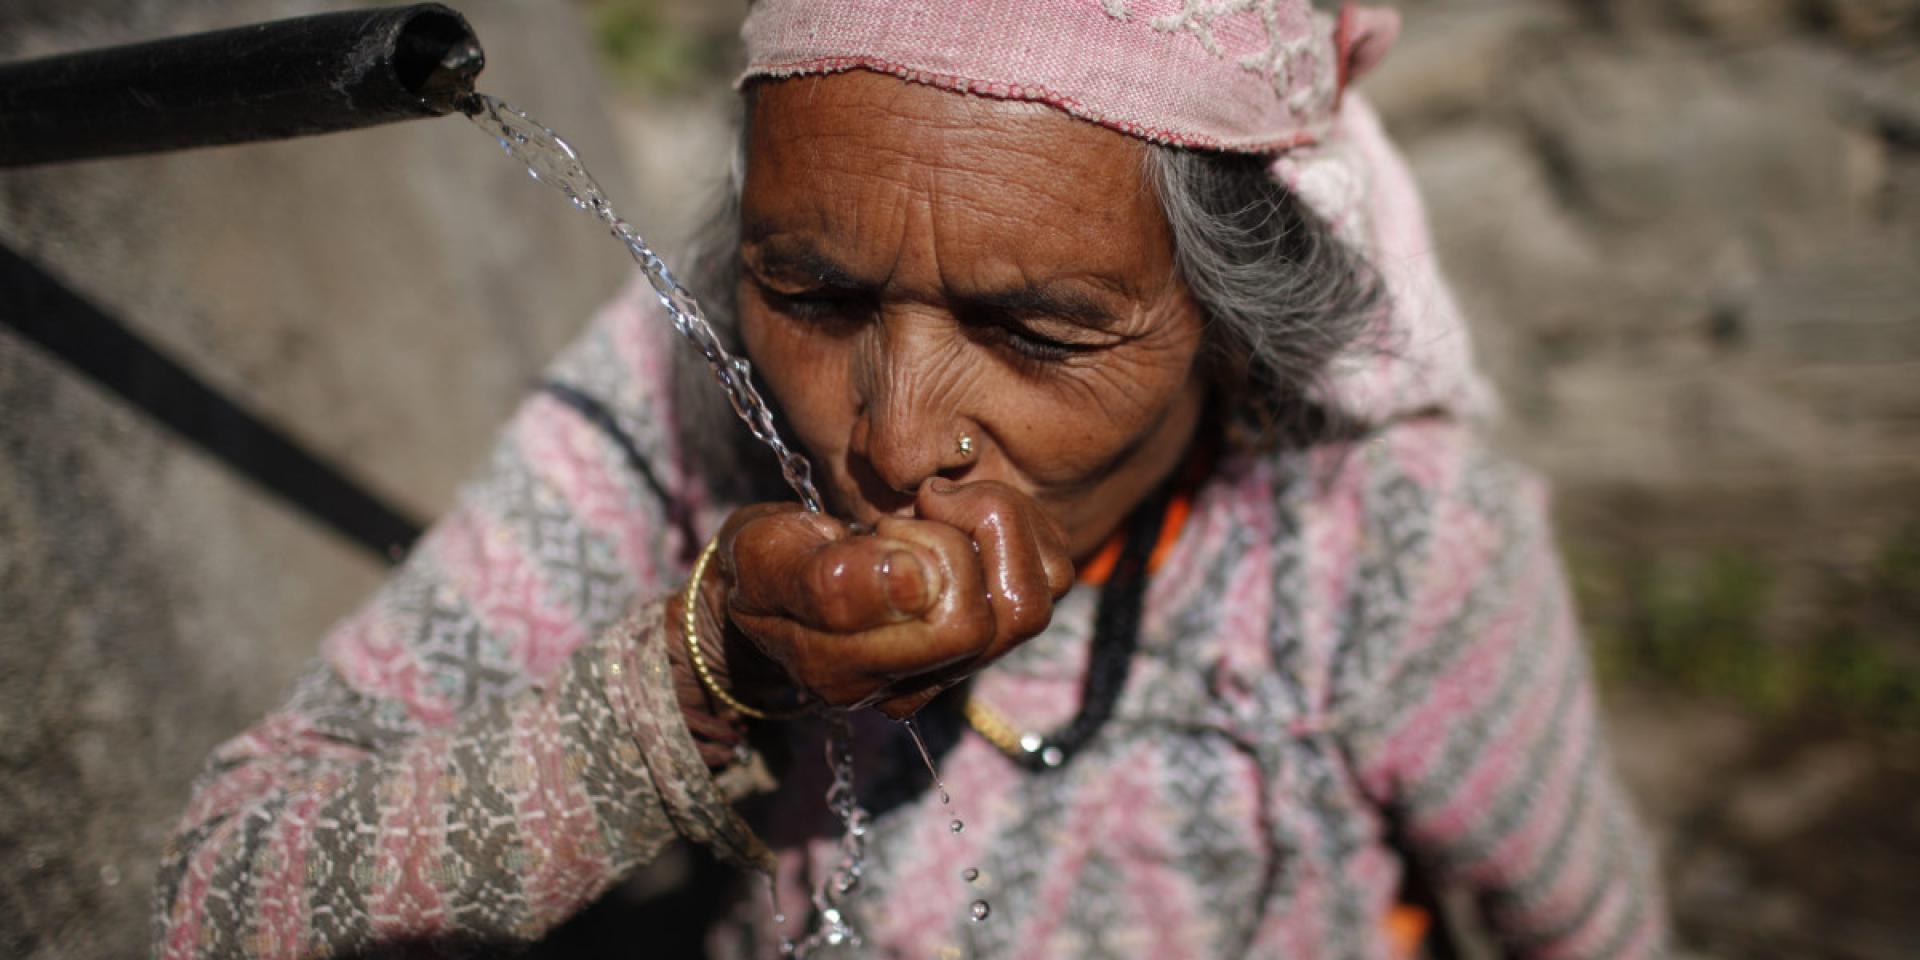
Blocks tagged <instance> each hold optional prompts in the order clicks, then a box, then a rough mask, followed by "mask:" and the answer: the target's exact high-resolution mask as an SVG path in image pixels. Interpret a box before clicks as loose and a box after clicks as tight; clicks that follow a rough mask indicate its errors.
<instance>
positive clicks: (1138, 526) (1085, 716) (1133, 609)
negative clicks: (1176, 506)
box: [1009, 481, 1177, 773]
mask: <svg viewBox="0 0 1920 960" xmlns="http://www.w3.org/2000/svg"><path fill="white" fill-rule="evenodd" d="M1176 486H1177V484H1176V482H1173V481H1169V482H1167V483H1165V484H1162V485H1161V487H1160V489H1159V490H1157V491H1155V492H1154V493H1153V494H1152V495H1151V496H1150V497H1148V499H1147V501H1146V502H1145V503H1142V504H1141V505H1140V506H1139V508H1138V509H1136V510H1134V512H1133V516H1131V517H1129V518H1128V519H1127V527H1126V530H1127V534H1126V535H1127V539H1126V543H1125V545H1124V546H1122V547H1121V548H1120V557H1119V559H1118V561H1116V562H1115V563H1114V565H1113V572H1112V573H1111V574H1110V575H1109V576H1108V577H1107V582H1106V585H1105V586H1104V587H1102V588H1101V591H1100V603H1099V605H1098V606H1097V607H1095V608H1094V614H1093V641H1092V649H1091V651H1090V652H1089V655H1088V658H1087V675H1086V678H1085V679H1084V680H1083V681H1082V682H1081V687H1080V710H1079V712H1078V713H1075V714H1074V716H1073V719H1071V720H1069V721H1067V723H1066V725H1065V726H1063V727H1061V728H1060V729H1059V730H1056V731H1054V732H1053V733H1049V734H1046V735H1045V736H1044V737H1043V742H1044V743H1045V744H1046V746H1048V747H1051V748H1053V749H1056V750H1058V751H1060V752H1059V753H1058V754H1057V755H1056V756H1055V761H1056V762H1054V763H1052V764H1049V763H1047V762H1046V760H1045V759H1043V757H1044V754H1045V751H1041V750H1034V751H1027V752H1021V753H1018V754H1009V756H1011V757H1012V758H1013V759H1014V760H1015V761H1016V762H1017V763H1019V764H1021V765H1022V766H1024V767H1026V768H1027V769H1028V770H1031V771H1034V772H1036V773H1040V772H1046V771H1050V770H1059V769H1062V768H1064V767H1065V766H1066V765H1067V764H1068V763H1069V762H1071V761H1072V760H1073V755H1074V754H1075V753H1076V752H1078V751H1079V750H1080V749H1081V748H1082V747H1085V746H1086V745H1087V743H1088V742H1089V741H1091V740H1092V739H1093V737H1094V735H1095V734H1097V733H1099V732H1100V728H1101V727H1103V726H1105V725H1106V723H1107V721H1108V720H1109V719H1111V718H1112V717H1113V708H1114V706H1115V705H1116V704H1118V703H1119V702H1120V693H1121V691H1123V690H1124V689H1126V686H1127V675H1128V674H1129V673H1130V672H1131V671H1132V669H1133V653H1134V651H1135V650H1136V649H1137V648H1138V647H1139V645H1140V611H1141V609H1142V608H1143V607H1144V606H1145V605H1146V596H1147V564H1148V562H1149V561H1150V560H1151V559H1152V557H1153V548H1154V546H1155V545H1156V544H1158V543H1159V540H1160V528H1161V527H1162V526H1163V525H1164V524H1165V523H1166V517H1167V504H1168V503H1170V502H1171V501H1172V499H1173V491H1174V489H1175V487H1176Z"/></svg>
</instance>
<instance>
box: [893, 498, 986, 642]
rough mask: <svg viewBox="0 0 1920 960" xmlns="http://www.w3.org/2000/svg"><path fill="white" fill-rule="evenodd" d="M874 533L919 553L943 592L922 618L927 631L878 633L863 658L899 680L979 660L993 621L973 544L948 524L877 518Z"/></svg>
mask: <svg viewBox="0 0 1920 960" xmlns="http://www.w3.org/2000/svg"><path fill="white" fill-rule="evenodd" d="M876 534H877V535H878V536H881V537H885V538H889V539H893V540H899V541H903V542H907V543H911V544H914V545H915V546H916V547H919V548H920V549H921V550H923V551H924V553H923V554H922V555H923V556H930V557H931V558H932V559H933V563H934V565H935V567H936V569H937V571H938V575H939V577H940V578H941V581H942V585H943V588H944V589H942V590H941V592H940V595H939V596H938V597H937V598H935V601H934V603H933V605H932V607H931V608H930V609H929V610H928V611H927V612H926V613H924V614H922V615H921V617H920V621H921V624H924V625H925V626H926V627H930V628H931V629H914V630H893V631H877V632H875V633H874V634H873V635H872V636H870V637H868V638H865V646H866V650H865V652H866V654H867V655H868V656H870V657H872V658H873V660H874V662H875V663H876V664H883V665H884V668H885V669H887V670H889V671H891V672H892V673H894V674H895V675H897V676H913V675H917V674H921V673H925V672H927V671H929V670H933V669H937V668H940V667H945V666H949V665H951V664H953V663H955V662H957V661H960V660H966V659H971V658H975V657H978V656H980V654H981V653H982V652H983V651H984V650H985V649H986V647H987V645H988V644H989V643H990V642H991V641H992V640H993V637H994V632H995V631H994V623H995V621H994V615H993V609H992V606H991V602H990V599H989V597H988V593H987V585H986V582H985V580H983V579H982V577H981V568H980V557H979V554H978V552H977V551H976V550H975V547H974V543H973V541H972V540H971V539H969V538H968V537H967V535H966V534H965V533H962V532H961V531H960V530H958V529H956V528H955V527H953V526H951V525H949V524H945V523H938V522H934V521H930V520H908V519H903V518H900V517H883V518H881V520H880V521H879V523H878V524H877V527H876ZM921 624H915V625H914V626H915V627H919V626H920V625H921Z"/></svg>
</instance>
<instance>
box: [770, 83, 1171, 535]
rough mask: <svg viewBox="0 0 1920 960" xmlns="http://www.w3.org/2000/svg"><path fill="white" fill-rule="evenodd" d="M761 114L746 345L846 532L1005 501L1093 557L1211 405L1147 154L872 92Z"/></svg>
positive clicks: (857, 90)
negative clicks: (1008, 495)
mask: <svg viewBox="0 0 1920 960" xmlns="http://www.w3.org/2000/svg"><path fill="white" fill-rule="evenodd" d="M756 93H757V95H756V97H755V99H754V105H753V110H752V113H751V116H750V118H749V129H748V162H747V180H746V185H745V192H744V195H743V197H742V211H741V227H742V233H741V259H742V261H743V266H744V269H743V272H742V279H741V286H740V290H739V302H740V322H741V333H742V336H743V337H744V339H745V341H746V346H747V351H748V353H749V355H750V356H751V357H752V359H753V361H754V363H755V365H756V366H757V367H758V368H759V370H760V372H761V374H762V376H763V378H764V380H765V383H766V385H767V386H768V388H769V389H770V390H771V391H772V393H773V394H774V396H775V397H776V398H777V400H778V402H779V404H780V407H781V409H782V412H783V413H784V414H785V415H786V417H787V419H788V424H787V425H785V426H784V429H786V430H789V431H791V433H792V434H793V435H794V436H795V437H797V439H798V441H799V443H800V444H801V445H802V446H803V447H804V448H805V450H806V452H807V453H808V454H809V455H810V456H811V457H812V459H813V462H814V465H815V470H816V474H817V476H818V477H819V479H820V480H821V481H822V482H821V484H820V485H821V488H822V491H823V493H824V494H825V495H826V497H827V498H828V499H829V500H830V501H831V504H832V507H833V509H834V510H835V512H836V513H839V514H840V515H842V516H845V517H848V518H850V519H853V520H856V521H859V522H863V523H872V522H873V521H874V520H875V519H876V518H877V517H879V516H881V515H884V514H896V515H905V514H908V513H910V512H911V510H912V500H913V491H914V490H915V489H916V488H917V487H918V486H919V485H920V484H921V483H922V482H923V481H926V480H928V479H930V478H933V477H945V478H947V479H950V480H953V481H955V482H958V483H969V482H974V481H981V480H996V481H1000V482H1002V483H1005V484H1008V485H1010V486H1012V487H1014V488H1016V489H1018V490H1020V491H1022V492H1024V493H1027V494H1028V495H1030V496H1032V497H1034V498H1035V499H1036V500H1038V501H1039V503H1040V504H1041V506H1042V507H1043V508H1045V509H1046V510H1047V511H1048V513H1049V514H1051V515H1052V516H1053V518H1054V519H1055V520H1057V521H1058V522H1059V523H1060V524H1061V526H1062V527H1063V528H1064V529H1065V531H1066V533H1067V537H1068V547H1069V549H1070V550H1071V551H1072V553H1073V555H1074V556H1075V557H1076V558H1078V559H1085V558H1086V557H1088V556H1089V555H1090V554H1092V553H1093V552H1095V551H1096V550H1097V549H1098V548H1099V546H1100V544H1101V543H1102V542H1103V541H1104V540H1105V539H1106V538H1107V537H1108V535H1109V534H1111V532H1112V531H1113V530H1114V529H1115V527H1116V526H1118V524H1119V523H1120V522H1121V520H1123V519H1124V518H1125V517H1126V515H1127V513H1128V512H1129V511H1130V510H1131V509H1132V508H1133V507H1134V506H1135V505H1136V504H1138V503H1139V502H1140V500H1141V499H1142V498H1144V497H1145V496H1146V494H1147V493H1148V492H1149V491H1150V490H1151V489H1152V488H1153V487H1154V485H1155V484H1156V483H1158V482H1159V481H1160V480H1161V479H1162V478H1164V477H1165V476H1166V475H1167V474H1168V473H1169V472H1170V471H1171V470H1172V469H1173V468H1174V467H1175V466H1176V465H1177V464H1178V463H1179V462H1180V461H1181V459H1182V457H1183V455H1184V454H1185V452H1186V449H1187V446H1188V443H1189V442H1190V440H1191V439H1192V437H1193V434H1194V431H1195V427H1196V424H1197V422H1198V420H1199V417H1200V413H1201V408H1202V405H1203V403H1204V398H1205V389H1204V384H1203V383H1202V382H1201V378H1200V374H1199V372H1198V370H1197V364H1196V357H1197V355H1198V353H1199V348H1200V340H1201V319H1200V314H1199V310H1198V308H1197V307H1196V306H1195V305H1194V303H1193V300H1192V298H1191V297H1190V296H1189V295H1188V294H1187V292H1186V289H1185V287H1184V286H1183V285H1182V284H1181V283H1180V281H1179V279H1178V278H1177V277H1176V275H1175V270H1174V264H1173V246H1172V240H1171V238H1170V235H1169V233H1168V229H1167V225H1166V222H1165V218H1164V217H1163V215H1162V214H1161V212H1160V209H1159V206H1158V204H1157V202H1156V201H1155V198H1154V195H1153V191H1152V189H1151V188H1150V187H1149V186H1148V184H1147V181H1146V180H1145V178H1144V176H1143V172H1144V151H1145V149H1146V148H1145V146H1144V145H1143V144H1141V143H1139V142H1138V141H1135V140H1132V139H1130V138H1128V137H1125V136H1122V135H1121V134H1118V133H1114V132H1112V131H1109V130H1106V129H1104V128H1101V127H1097V126H1094V125H1092V124H1088V123H1082V122H1080V121H1077V120H1074V119H1071V118H1069V117H1067V116H1065V115H1064V114H1061V113H1058V112H1057V111H1054V110H1052V109H1049V108H1046V107H1041V106H1035V105H1031V104H1014V103H1006V102H1002V101H994V100H985V99H980V98H974V97H967V96H962V95H959V94H954V93H949V92H946V91H941V90H937V89H934V88H931V87H927V86H923V85H919V84H910V83H906V82H904V81H901V80H897V79H894V78H892V77H887V76H883V75H880V74H875V73H869V72H865V71H853V72H849V73H842V74H834V75H830V76H825V77H808V78H800V79H793V80H785V81H779V82H773V83H767V84H764V85H762V86H761V87H760V88H759V89H758V90H757V91H756ZM962 435H965V436H968V437H971V438H972V451H971V455H967V454H963V452H962V450H961V448H960V442H959V438H960V437H961V436H962Z"/></svg>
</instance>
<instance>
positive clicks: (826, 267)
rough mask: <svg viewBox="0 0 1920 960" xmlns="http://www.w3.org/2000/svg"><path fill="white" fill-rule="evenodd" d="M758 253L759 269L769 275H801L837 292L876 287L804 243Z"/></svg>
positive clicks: (788, 244) (788, 243)
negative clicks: (769, 273)
mask: <svg viewBox="0 0 1920 960" xmlns="http://www.w3.org/2000/svg"><path fill="white" fill-rule="evenodd" d="M750 239H751V238H750ZM757 252H758V253H759V257H758V259H759V261H760V263H759V267H760V269H762V270H766V271H768V272H772V273H788V274H801V275H805V276H808V277H811V278H813V279H815V280H818V281H819V282H821V283H824V284H826V285H827V286H829V287H833V288H835V289H840V290H871V289H873V288H874V287H876V286H879V284H877V283H874V282H872V281H870V280H866V279H863V278H861V277H859V276H856V275H855V274H854V273H853V272H852V271H850V270H848V269H847V268H846V267H844V266H842V265H841V264H840V262H839V261H837V260H834V259H833V258H832V257H829V256H827V255H826V254H824V253H821V252H820V251H819V250H816V249H814V248H813V247H812V246H811V245H809V244H806V243H804V242H801V243H795V242H792V241H787V242H783V243H777V244H772V245H769V246H762V247H759V248H757Z"/></svg>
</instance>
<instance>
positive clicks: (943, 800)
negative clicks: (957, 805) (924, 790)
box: [940, 790, 953, 805]
mask: <svg viewBox="0 0 1920 960" xmlns="http://www.w3.org/2000/svg"><path fill="white" fill-rule="evenodd" d="M952 802H953V799H952V798H951V797H948V796H947V792H946V791H945V790H942V791H940V803H941V804H942V805H945V804H948V803H952Z"/></svg>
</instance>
